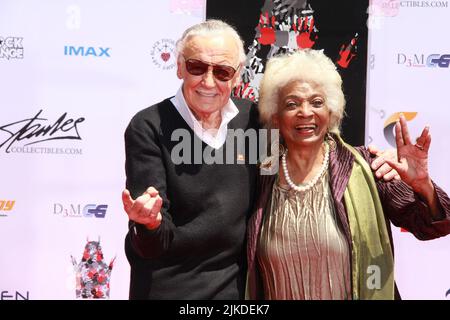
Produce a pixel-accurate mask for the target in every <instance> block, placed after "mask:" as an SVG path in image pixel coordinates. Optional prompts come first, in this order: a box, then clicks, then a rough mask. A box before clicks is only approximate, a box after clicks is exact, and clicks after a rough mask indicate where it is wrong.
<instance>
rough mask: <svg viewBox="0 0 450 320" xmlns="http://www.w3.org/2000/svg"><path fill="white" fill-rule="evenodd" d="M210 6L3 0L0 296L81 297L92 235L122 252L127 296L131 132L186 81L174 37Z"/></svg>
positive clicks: (120, 292)
mask: <svg viewBox="0 0 450 320" xmlns="http://www.w3.org/2000/svg"><path fill="white" fill-rule="evenodd" d="M204 15H205V4H204V1H203V0H200V1H181V0H178V1H175V0H172V1H169V0H166V1H141V0H133V1H123V0H114V1H111V0H96V1H76V0H75V1H74V0H71V1H51V0H45V1H44V0H42V1H25V0H22V1H18V0H2V1H1V2H0V41H1V42H2V43H1V44H0V75H1V76H0V93H1V95H0V97H1V99H0V110H1V113H0V114H1V116H0V127H1V130H0V144H3V146H1V147H0V173H1V179H2V183H1V184H0V201H15V202H14V206H13V207H12V209H11V210H7V209H8V208H10V207H11V205H9V206H7V205H6V204H7V203H8V202H0V208H1V209H0V215H1V216H0V270H1V275H0V292H1V296H2V299H15V298H19V299H21V298H22V297H28V298H29V299H74V298H75V297H76V295H75V280H74V279H75V277H74V274H75V273H74V267H73V266H72V262H71V255H72V256H73V257H74V258H75V260H76V262H78V263H79V262H80V260H81V258H82V255H83V250H84V246H85V244H86V241H87V238H89V240H90V241H92V240H95V241H97V240H98V238H100V245H101V247H102V248H103V253H104V260H105V262H106V264H109V263H110V261H111V260H112V259H113V258H114V257H115V256H117V258H116V260H115V263H114V267H113V269H112V272H111V275H110V297H111V298H112V299H127V298H128V285H129V265H128V262H127V260H126V257H125V255H124V249H123V248H124V245H123V243H124V237H125V234H126V231H127V219H126V214H125V213H124V211H123V208H122V204H121V191H122V189H123V187H124V185H125V173H124V143H123V132H124V130H125V127H126V125H127V124H128V122H129V120H130V119H131V117H132V116H133V115H134V114H135V113H136V112H137V111H138V110H140V109H143V108H145V107H147V106H149V105H151V104H153V103H155V102H157V101H160V100H162V99H163V98H166V97H168V96H170V95H173V94H174V93H175V92H176V90H177V89H178V86H179V85H180V82H179V80H178V79H177V77H176V73H175V68H174V63H175V60H174V52H173V49H174V43H175V41H176V39H177V38H178V37H179V36H180V34H181V32H182V31H183V30H184V29H186V28H187V27H188V26H190V25H192V24H195V23H197V22H199V21H201V20H204ZM39 110H42V112H41V113H40V115H39V119H35V120H34V121H33V122H32V123H31V124H29V126H28V127H25V126H26V124H27V123H29V122H30V121H31V120H30V119H32V118H33V117H34V116H36V114H38V112H39ZM64 114H66V116H65V117H64V119H63V120H62V121H60V124H59V126H58V124H56V125H55V123H56V122H57V120H58V119H59V118H60V117H61V116H63V115H64ZM80 118H82V119H84V120H82V119H80ZM27 119H28V120H27ZM70 119H72V120H73V122H71V121H70ZM77 119H80V120H79V122H78V123H77V124H76V126H75V127H74V123H75V121H76V120H77ZM23 120H27V121H23ZM19 121H22V122H20V123H16V124H13V123H15V122H19ZM66 121H69V123H65V122H66ZM33 125H36V126H35V127H33ZM38 126H40V127H38ZM49 126H53V127H51V128H49ZM56 126H58V128H59V129H56ZM44 127H46V128H49V130H48V132H47V133H45V132H43V131H41V132H40V133H39V132H37V131H36V130H39V128H41V129H44ZM21 129H23V130H22V131H20V130H21ZM54 130H55V132H53V131H54ZM77 131H78V132H77ZM52 132H53V133H52ZM16 133H17V134H16ZM33 133H34V134H33ZM78 136H79V137H80V139H69V138H70V137H72V138H73V137H78ZM55 137H60V138H61V137H62V138H64V139H54V140H47V141H43V142H39V143H35V144H31V145H28V146H26V144H28V143H34V142H37V141H40V140H44V139H49V138H55ZM8 139H9V141H8ZM4 142H6V143H4ZM32 148H34V149H32ZM3 203H4V204H3ZM9 203H10V204H11V203H12V202H9ZM88 204H91V205H93V206H92V208H94V209H95V208H97V209H98V210H97V212H95V211H94V216H93V217H86V216H85V215H84V214H83V208H84V207H85V206H86V205H88ZM98 205H107V208H106V213H105V211H104V209H105V207H97V206H98ZM88 208H91V207H88ZM102 209H103V212H102ZM103 213H104V216H103V217H101V216H102V215H103ZM95 214H97V216H98V217H96V216H95Z"/></svg>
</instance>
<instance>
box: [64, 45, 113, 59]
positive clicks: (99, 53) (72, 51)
mask: <svg viewBox="0 0 450 320" xmlns="http://www.w3.org/2000/svg"><path fill="white" fill-rule="evenodd" d="M110 49H111V48H102V47H98V48H94V47H83V46H81V47H74V46H64V55H65V56H81V57H88V56H92V57H104V58H106V57H108V58H111V56H110V55H109V52H108V51H109V50H110Z"/></svg>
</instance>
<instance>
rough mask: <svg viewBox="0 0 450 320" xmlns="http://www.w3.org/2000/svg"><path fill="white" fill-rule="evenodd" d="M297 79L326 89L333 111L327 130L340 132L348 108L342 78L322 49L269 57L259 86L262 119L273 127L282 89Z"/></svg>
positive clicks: (328, 104) (327, 103)
mask: <svg viewBox="0 0 450 320" xmlns="http://www.w3.org/2000/svg"><path fill="white" fill-rule="evenodd" d="M294 81H302V82H308V83H310V84H313V85H316V86H319V87H320V88H321V90H323V92H324V94H325V97H324V98H325V104H326V106H327V107H328V109H329V110H330V125H329V128H328V131H329V132H333V133H336V134H339V128H340V125H341V121H342V118H343V116H344V108H345V98H344V93H343V91H342V78H341V76H340V75H339V73H338V71H337V70H336V66H335V64H334V63H333V62H332V61H331V60H330V58H328V57H327V56H326V55H325V54H324V53H323V51H322V50H312V49H303V50H299V51H297V52H295V53H292V54H284V55H280V56H276V57H273V58H271V59H269V61H268V62H267V64H266V70H265V72H264V77H263V79H262V81H261V84H260V89H259V93H260V98H259V103H258V109H259V112H260V117H261V122H262V123H263V124H265V125H266V126H267V127H268V128H271V127H272V116H273V115H274V114H275V113H277V112H278V102H279V98H280V97H279V93H280V90H281V89H282V88H284V87H285V86H286V85H287V84H289V83H292V82H294Z"/></svg>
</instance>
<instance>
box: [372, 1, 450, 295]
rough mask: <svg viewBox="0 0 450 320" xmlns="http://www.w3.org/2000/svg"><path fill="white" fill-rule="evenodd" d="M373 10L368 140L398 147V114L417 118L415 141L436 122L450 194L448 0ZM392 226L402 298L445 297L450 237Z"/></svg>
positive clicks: (434, 168)
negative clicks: (423, 236)
mask: <svg viewBox="0 0 450 320" xmlns="http://www.w3.org/2000/svg"><path fill="white" fill-rule="evenodd" d="M369 9H370V10H369V11H370V12H371V17H370V19H369V24H368V26H369V53H368V82H367V84H368V85H367V87H368V91H367V109H366V117H367V121H366V138H367V139H366V142H367V143H369V142H372V143H374V144H376V145H377V146H379V147H382V148H391V144H392V145H394V144H395V141H394V139H393V135H392V132H393V121H395V120H396V119H398V113H399V112H404V113H405V115H406V116H407V119H409V120H410V121H408V126H409V129H410V133H411V136H412V137H413V138H414V139H415V138H416V137H418V136H419V135H420V133H421V132H422V129H423V128H424V127H425V125H430V130H431V131H430V132H431V136H432V142H431V148H430V156H429V158H430V160H429V168H430V175H431V177H432V178H433V180H434V181H435V182H436V183H437V184H438V185H439V186H440V187H442V188H443V189H444V190H445V191H447V193H449V192H450V173H449V171H448V163H449V162H450V148H449V146H450V144H449V142H448V133H447V132H448V127H449V124H450V120H449V118H450V108H449V106H448V102H447V100H448V90H449V88H450V68H449V65H448V62H449V61H450V55H449V54H450V42H449V40H448V35H447V32H448V30H449V23H450V22H449V18H450V5H449V1H387V0H378V1H372V6H371V7H370V8H369ZM432 54H435V55H436V56H432V57H431V58H430V60H431V59H433V58H441V66H439V65H437V63H436V62H435V63H433V62H431V61H429V62H428V64H427V58H428V57H429V56H430V55H432ZM445 54H447V55H448V56H447V57H445V56H444V57H443V58H442V55H445ZM445 61H446V63H445ZM385 127H387V128H386V132H387V133H386V135H385V134H384V131H385V129H384V128H385ZM389 141H390V142H391V144H390V143H389ZM393 229H394V230H393V231H394V234H393V235H394V243H395V265H396V269H395V279H396V281H397V284H398V287H399V290H400V293H401V295H402V298H404V299H445V298H446V292H447V291H448V290H449V289H450V273H449V272H448V270H449V268H450V237H446V238H441V239H436V240H432V241H425V242H422V241H419V240H417V239H416V238H414V236H413V235H412V234H410V233H407V232H401V231H400V230H399V229H398V228H395V227H393ZM447 299H450V294H449V295H448V296H447Z"/></svg>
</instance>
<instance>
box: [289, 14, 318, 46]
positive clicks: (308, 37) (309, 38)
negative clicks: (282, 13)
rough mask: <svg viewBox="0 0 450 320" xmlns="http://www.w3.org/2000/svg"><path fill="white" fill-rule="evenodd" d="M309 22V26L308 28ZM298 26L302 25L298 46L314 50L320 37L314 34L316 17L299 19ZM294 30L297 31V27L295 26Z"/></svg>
mask: <svg viewBox="0 0 450 320" xmlns="http://www.w3.org/2000/svg"><path fill="white" fill-rule="evenodd" d="M308 21H309V26H308ZM298 24H299V25H300V28H299V30H298V31H299V32H300V34H299V35H298V36H297V45H298V47H299V48H303V49H304V48H312V46H313V45H314V43H315V42H316V40H317V38H318V36H317V34H315V32H314V17H312V16H311V17H308V16H306V17H300V18H298ZM293 27H294V30H295V31H297V25H296V24H294V25H293Z"/></svg>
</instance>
